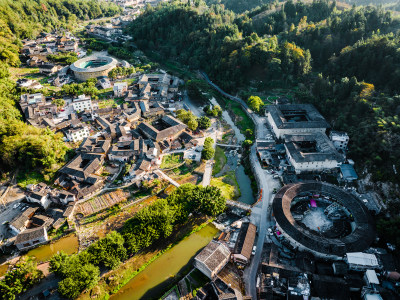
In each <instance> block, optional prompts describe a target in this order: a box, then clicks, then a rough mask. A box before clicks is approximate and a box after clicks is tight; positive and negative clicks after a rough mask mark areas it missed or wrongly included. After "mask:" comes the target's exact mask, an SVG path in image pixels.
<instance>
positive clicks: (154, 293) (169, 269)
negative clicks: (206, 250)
mask: <svg viewBox="0 0 400 300" xmlns="http://www.w3.org/2000/svg"><path fill="white" fill-rule="evenodd" d="M217 232H218V229H216V228H215V227H214V226H213V225H212V224H209V225H207V226H206V227H204V228H203V229H201V230H199V231H198V232H196V233H193V234H192V235H190V236H189V237H187V238H185V239H184V240H182V241H181V242H180V243H179V244H177V245H176V246H174V247H173V248H171V249H170V250H168V251H167V252H165V253H164V254H163V255H161V256H160V257H159V258H158V259H156V260H155V261H154V262H153V263H151V264H150V265H149V266H148V267H147V268H146V269H144V270H143V271H142V272H140V273H139V274H138V275H136V276H135V277H134V278H132V279H131V280H130V281H129V282H128V283H127V284H126V285H125V286H124V287H123V288H122V289H120V290H119V292H118V293H116V294H114V295H113V296H111V299H112V300H134V299H154V298H157V297H158V296H160V293H162V292H163V291H164V290H165V288H166V287H167V286H168V285H169V284H170V283H171V281H167V280H168V279H171V278H173V277H174V276H175V275H176V274H177V273H178V272H179V270H181V269H182V268H183V267H185V266H186V265H187V264H188V263H190V261H191V259H192V258H193V257H194V256H195V255H196V254H197V253H198V252H199V251H200V250H201V249H202V248H203V247H204V246H206V245H207V244H208V243H209V242H210V241H211V240H212V238H213V237H214V236H215V235H216V233H217Z"/></svg>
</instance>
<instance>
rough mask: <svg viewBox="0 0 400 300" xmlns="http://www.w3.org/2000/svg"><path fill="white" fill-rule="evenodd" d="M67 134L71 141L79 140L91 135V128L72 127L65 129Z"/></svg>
mask: <svg viewBox="0 0 400 300" xmlns="http://www.w3.org/2000/svg"><path fill="white" fill-rule="evenodd" d="M65 135H66V136H67V139H68V140H69V141H70V142H74V143H76V142H79V141H82V140H83V139H85V138H87V137H89V136H90V132H89V128H88V127H87V126H80V127H76V128H71V129H68V130H66V131H65Z"/></svg>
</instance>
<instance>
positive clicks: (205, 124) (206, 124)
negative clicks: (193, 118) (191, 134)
mask: <svg viewBox="0 0 400 300" xmlns="http://www.w3.org/2000/svg"><path fill="white" fill-rule="evenodd" d="M198 122H199V128H200V129H208V128H210V126H211V120H210V119H209V118H207V117H206V116H203V117H200V118H199V119H198Z"/></svg>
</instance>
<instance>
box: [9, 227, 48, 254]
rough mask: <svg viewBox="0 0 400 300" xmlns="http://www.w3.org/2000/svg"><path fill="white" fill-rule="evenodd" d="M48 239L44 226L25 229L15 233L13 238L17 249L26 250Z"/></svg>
mask: <svg viewBox="0 0 400 300" xmlns="http://www.w3.org/2000/svg"><path fill="white" fill-rule="evenodd" d="M48 240H49V238H48V237H47V230H46V228H45V227H43V226H42V227H38V228H33V229H27V230H25V231H24V232H22V233H20V234H18V235H17V237H16V239H15V242H14V244H15V246H16V247H17V248H18V249H19V250H28V249H31V248H33V247H36V246H38V245H40V244H44V243H46V242H47V241H48Z"/></svg>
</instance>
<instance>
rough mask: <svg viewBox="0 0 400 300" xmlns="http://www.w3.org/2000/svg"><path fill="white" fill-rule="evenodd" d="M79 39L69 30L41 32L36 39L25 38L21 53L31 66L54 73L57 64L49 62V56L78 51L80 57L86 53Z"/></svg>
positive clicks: (47, 72)
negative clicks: (81, 47)
mask: <svg viewBox="0 0 400 300" xmlns="http://www.w3.org/2000/svg"><path fill="white" fill-rule="evenodd" d="M79 42H80V41H79V39H78V38H77V37H75V36H73V35H72V34H71V33H69V32H62V33H61V32H54V33H44V32H43V33H41V34H40V36H39V37H38V38H37V39H36V40H31V39H26V40H23V41H22V43H23V47H22V49H21V55H22V56H23V57H24V58H25V60H26V63H27V64H28V65H29V66H31V67H39V70H40V71H41V72H43V73H44V74H46V75H52V74H53V73H55V72H54V70H55V69H56V68H57V66H54V65H52V64H50V63H48V56H49V55H54V54H59V53H68V52H72V53H76V54H77V56H78V57H82V56H84V55H85V54H86V52H85V51H83V50H81V49H80V48H79Z"/></svg>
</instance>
